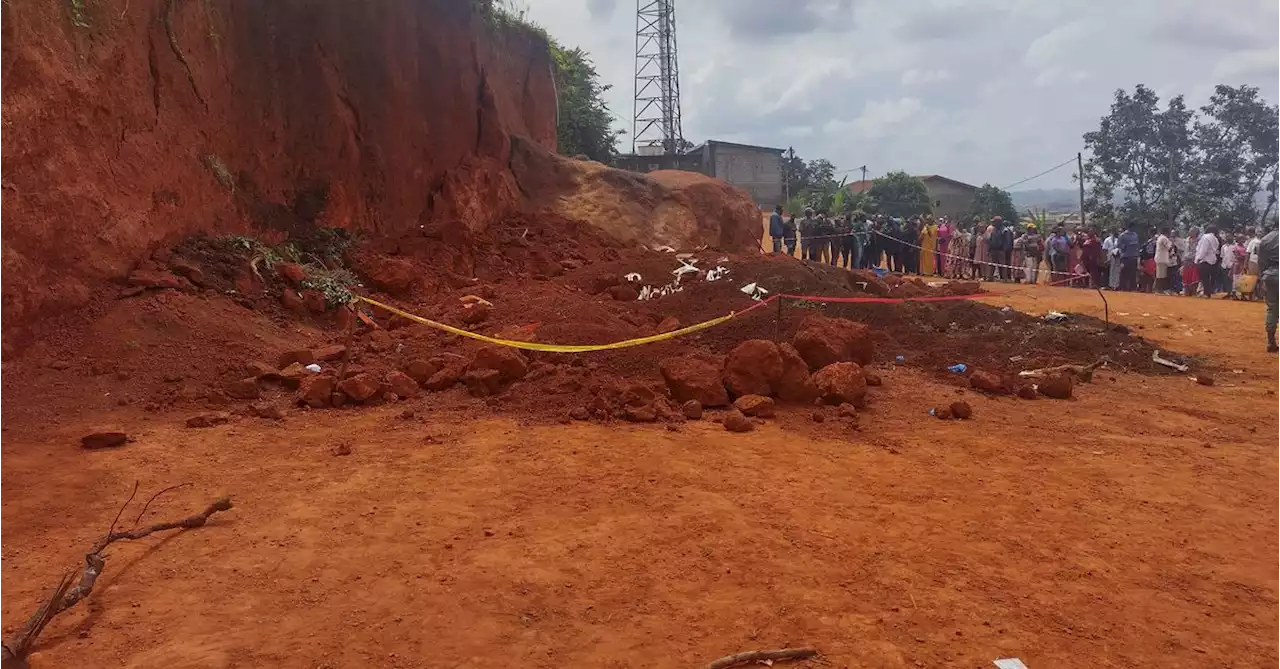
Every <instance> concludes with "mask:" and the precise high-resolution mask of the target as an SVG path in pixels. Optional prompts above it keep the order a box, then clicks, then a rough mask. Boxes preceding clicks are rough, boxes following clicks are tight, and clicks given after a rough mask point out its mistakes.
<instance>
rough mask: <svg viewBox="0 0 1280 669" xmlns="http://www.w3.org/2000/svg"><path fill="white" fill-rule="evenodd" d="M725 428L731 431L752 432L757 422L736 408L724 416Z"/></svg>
mask: <svg viewBox="0 0 1280 669" xmlns="http://www.w3.org/2000/svg"><path fill="white" fill-rule="evenodd" d="M724 429H725V430H728V431H729V432H750V431H752V430H754V429H756V424H755V422H754V421H752V420H751V419H750V418H747V417H746V416H744V415H743V414H742V412H741V411H738V410H737V409H734V410H733V411H730V412H729V415H727V416H725V417H724Z"/></svg>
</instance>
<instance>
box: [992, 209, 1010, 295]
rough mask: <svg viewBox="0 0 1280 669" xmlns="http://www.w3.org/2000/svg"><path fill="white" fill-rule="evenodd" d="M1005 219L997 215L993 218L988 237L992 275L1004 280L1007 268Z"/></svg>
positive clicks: (997, 279)
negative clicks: (1005, 259) (1005, 257)
mask: <svg viewBox="0 0 1280 669" xmlns="http://www.w3.org/2000/svg"><path fill="white" fill-rule="evenodd" d="M1004 227H1005V226H1004V219H1003V218H1001V217H999V216H996V217H994V218H992V219H991V235H990V236H989V237H988V238H987V261H988V262H990V263H992V264H991V265H990V267H991V272H990V276H991V278H992V279H995V280H996V281H1003V280H1004V277H1005V270H1006V269H1008V268H1006V267H1003V265H1005V264H1006V263H1005V261H1004Z"/></svg>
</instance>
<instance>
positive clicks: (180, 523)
mask: <svg viewBox="0 0 1280 669" xmlns="http://www.w3.org/2000/svg"><path fill="white" fill-rule="evenodd" d="M175 487H181V486H175ZM137 488H138V487H137V485H136V484H135V485H134V493H135V494H136V493H137V491H138V490H137ZM172 489H173V488H166V489H165V490H172ZM165 490H162V491H160V493H163V492H165ZM160 493H156V495H154V496H152V499H153V500H154V499H155V497H158V496H159V495H160ZM129 499H130V500H132V499H133V495H130V496H129ZM148 504H150V502H148ZM128 505H129V502H128V501H126V502H125V506H128ZM230 508H231V498H230V497H223V498H220V499H217V500H214V502H213V503H212V504H210V505H209V506H208V507H206V508H205V510H204V511H201V512H200V513H197V514H195V515H193V516H188V517H186V518H183V519H182V520H175V521H170V522H167V523H155V524H153V525H148V526H146V527H135V528H134V529H132V530H125V531H120V532H117V531H115V524H116V521H112V522H111V529H110V530H108V531H107V535H106V536H105V537H103V538H101V539H99V540H98V541H97V543H95V544H93V546H92V547H91V548H90V549H89V552H88V553H86V554H85V556H84V562H85V566H84V568H83V569H82V570H81V572H80V582H79V583H77V584H76V585H75V587H71V584H72V582H74V580H75V579H74V574H73V573H67V574H66V575H64V576H63V577H62V580H61V581H60V582H59V583H58V587H57V588H55V589H54V591H53V594H52V596H50V597H49V598H48V599H47V600H46V601H45V603H44V604H43V605H41V607H40V608H39V609H38V610H37V611H36V612H35V613H34V614H32V616H31V617H30V618H29V619H28V620H27V623H26V624H25V625H23V626H22V629H21V630H20V631H19V632H18V633H17V634H15V635H13V636H12V637H9V638H8V639H6V640H5V641H4V645H3V652H2V653H0V662H3V667H5V668H6V669H7V668H8V667H9V666H10V665H11V664H13V663H16V662H17V661H19V660H21V659H22V658H24V657H25V656H26V654H27V652H28V651H30V649H31V646H32V645H33V644H34V643H35V640H36V637H37V636H39V635H40V632H42V631H43V630H44V628H45V626H46V625H48V624H49V621H50V620H52V619H53V617H54V616H56V615H58V614H59V613H61V612H63V611H66V610H67V609H69V608H71V607H73V606H75V605H76V604H77V603H79V602H80V600H82V599H84V598H85V597H87V596H89V593H90V592H92V591H93V586H94V584H95V583H97V581H98V576H99V575H101V574H102V569H103V567H105V566H106V561H105V560H104V559H103V557H102V551H103V550H105V549H106V548H107V546H110V545H111V544H113V543H115V542H117V541H133V540H136V539H141V538H143V537H146V536H149V535H151V534H154V533H156V532H164V531H166V530H176V529H184V530H189V529H193V528H197V527H202V526H203V525H204V524H205V523H206V522H208V521H209V517H210V516H212V515H213V514H215V513H218V512H219V511H226V510H228V509H230ZM143 510H144V511H145V508H144V509H143ZM123 512H124V507H123V506H122V507H120V511H119V512H117V513H116V520H119V519H120V514H121V513H123ZM139 517H141V516H139Z"/></svg>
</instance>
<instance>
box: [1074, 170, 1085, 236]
mask: <svg viewBox="0 0 1280 669" xmlns="http://www.w3.org/2000/svg"><path fill="white" fill-rule="evenodd" d="M1076 177H1077V178H1078V179H1079V181H1080V229H1081V230H1083V229H1084V228H1085V220H1084V157H1083V156H1081V155H1080V152H1079V151H1077V152H1076Z"/></svg>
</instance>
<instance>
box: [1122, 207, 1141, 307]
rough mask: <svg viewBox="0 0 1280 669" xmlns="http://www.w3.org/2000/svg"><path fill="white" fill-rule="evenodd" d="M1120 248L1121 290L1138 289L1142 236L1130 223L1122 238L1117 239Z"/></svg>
mask: <svg viewBox="0 0 1280 669" xmlns="http://www.w3.org/2000/svg"><path fill="white" fill-rule="evenodd" d="M1116 245H1117V246H1118V247H1119V249H1120V290H1137V289H1138V257H1139V256H1141V255H1142V238H1141V237H1139V236H1138V233H1137V232H1134V230H1133V223H1129V224H1128V225H1127V226H1126V227H1125V229H1124V232H1122V233H1120V239H1118V240H1116Z"/></svg>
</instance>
